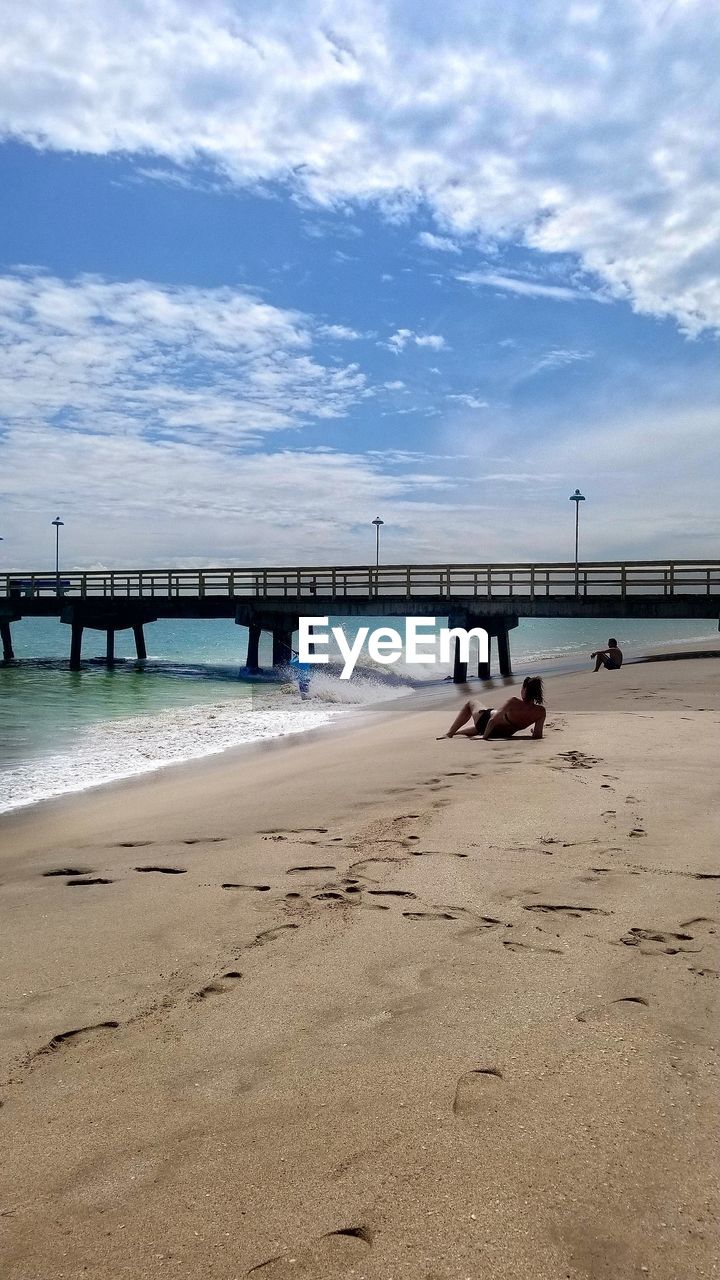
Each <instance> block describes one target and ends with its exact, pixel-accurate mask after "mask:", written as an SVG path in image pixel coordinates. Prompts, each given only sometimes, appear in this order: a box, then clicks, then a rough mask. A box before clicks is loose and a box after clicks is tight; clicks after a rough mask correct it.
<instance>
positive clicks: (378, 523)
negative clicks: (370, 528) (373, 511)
mask: <svg viewBox="0 0 720 1280" xmlns="http://www.w3.org/2000/svg"><path fill="white" fill-rule="evenodd" d="M372 523H373V524H374V525H375V568H376V569H377V568H378V567H379V565H380V526H381V525H383V524H384V523H385V521H384V520H381V519H380V517H379V516H376V517H375V519H374V520H373V521H372Z"/></svg>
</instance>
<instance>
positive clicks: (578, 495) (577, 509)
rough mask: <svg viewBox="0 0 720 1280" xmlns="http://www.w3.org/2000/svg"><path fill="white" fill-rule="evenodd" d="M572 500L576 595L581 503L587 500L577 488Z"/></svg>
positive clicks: (576, 590) (578, 587)
mask: <svg viewBox="0 0 720 1280" xmlns="http://www.w3.org/2000/svg"><path fill="white" fill-rule="evenodd" d="M570 501H571V502H574V503H575V595H579V593H580V576H579V573H578V536H579V531H580V503H581V502H584V501H585V495H584V494H582V493H581V492H580V490H579V489H576V490H575V492H574V493H571V494H570Z"/></svg>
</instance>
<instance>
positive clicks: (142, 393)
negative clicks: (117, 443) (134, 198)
mask: <svg viewBox="0 0 720 1280" xmlns="http://www.w3.org/2000/svg"><path fill="white" fill-rule="evenodd" d="M334 328H335V326H329V329H330V336H333V337H343V338H345V337H349V336H351V331H350V330H345V329H344V328H343V327H342V326H337V329H338V330H339V332H334V333H333V332H332V331H333V329H334ZM327 333H328V326H320V327H319V329H318V330H317V332H316V330H315V327H314V325H313V321H312V319H311V318H310V317H308V316H305V315H302V314H301V313H299V312H294V311H288V310H280V309H279V308H277V307H273V306H270V305H269V304H268V303H265V302H262V301H260V300H259V299H258V298H257V297H255V296H254V295H253V294H251V293H248V292H246V291H243V290H240V289H230V288H218V289H198V288H191V287H187V286H182V287H178V286H175V287H171V286H162V287H161V286H159V285H156V284H150V283H148V282H146V281H142V280H140V281H131V282H129V283H114V282H111V281H106V280H102V279H99V278H96V277H83V278H81V279H79V280H76V281H73V282H69V283H68V282H65V281H61V280H58V279H55V278H53V277H51V276H43V275H40V276H38V275H29V276H28V275H13V276H5V277H0V405H1V406H2V414H3V416H4V418H5V419H6V420H7V421H9V422H11V423H17V424H23V423H26V424H29V425H31V426H32V425H36V424H38V423H39V422H45V423H48V424H54V425H56V426H57V427H58V429H62V428H64V427H74V428H78V429H81V430H92V431H93V432H98V431H101V432H104V433H106V434H113V433H122V434H139V435H146V436H147V435H160V436H164V437H172V438H174V439H185V440H192V439H194V438H195V437H196V436H198V435H199V436H201V437H202V438H203V439H206V440H207V439H210V438H213V439H216V440H217V441H218V442H222V443H223V444H224V445H225V446H227V447H233V446H235V445H237V444H238V443H240V442H242V441H244V440H245V441H247V440H252V439H257V438H258V437H259V436H260V435H261V434H263V433H264V432H267V431H273V430H279V429H282V428H288V427H295V426H300V425H302V424H303V422H305V421H307V420H309V419H327V418H337V417H342V416H343V415H344V414H345V413H346V412H347V411H348V409H349V407H350V406H351V405H352V404H353V403H354V402H355V401H356V400H357V399H358V398H360V397H361V396H363V395H364V394H365V393H366V386H365V377H364V375H363V374H362V372H361V371H360V369H359V368H358V366H357V365H356V364H348V365H337V366H336V365H333V366H331V367H328V366H326V365H324V364H321V363H319V362H318V361H317V360H316V359H315V358H314V357H313V355H312V347H313V343H314V341H315V338H316V337H317V336H318V335H319V336H325V335H327ZM352 336H354V335H352Z"/></svg>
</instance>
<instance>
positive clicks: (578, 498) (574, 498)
mask: <svg viewBox="0 0 720 1280" xmlns="http://www.w3.org/2000/svg"><path fill="white" fill-rule="evenodd" d="M570 501H571V502H584V501H585V494H584V493H581V492H580V490H579V489H576V490H575V492H574V493H571V494H570Z"/></svg>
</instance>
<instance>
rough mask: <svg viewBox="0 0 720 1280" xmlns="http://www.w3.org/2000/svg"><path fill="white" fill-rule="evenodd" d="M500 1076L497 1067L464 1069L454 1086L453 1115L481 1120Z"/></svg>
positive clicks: (500, 1072) (461, 1118)
mask: <svg viewBox="0 0 720 1280" xmlns="http://www.w3.org/2000/svg"><path fill="white" fill-rule="evenodd" d="M502 1078H503V1075H502V1071H499V1070H498V1068H497V1067H473V1068H472V1070H470V1071H465V1072H464V1073H463V1075H461V1076H460V1079H459V1080H458V1082H457V1085H456V1086H455V1097H454V1098H453V1115H456V1116H457V1117H458V1119H460V1120H474V1119H478V1120H482V1119H483V1117H484V1116H486V1115H487V1109H488V1104H489V1103H490V1102H491V1101H492V1096H493V1094H494V1092H495V1090H496V1088H497V1085H498V1082H499V1081H500V1080H502Z"/></svg>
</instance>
